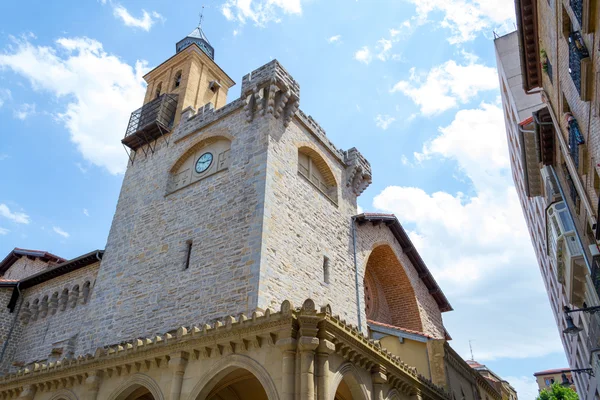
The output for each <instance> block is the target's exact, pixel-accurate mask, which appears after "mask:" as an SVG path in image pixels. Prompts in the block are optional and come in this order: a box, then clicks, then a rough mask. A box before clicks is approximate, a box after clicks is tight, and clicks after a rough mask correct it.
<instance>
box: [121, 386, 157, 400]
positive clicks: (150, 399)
mask: <svg viewBox="0 0 600 400" xmlns="http://www.w3.org/2000/svg"><path fill="white" fill-rule="evenodd" d="M136 386H137V387H135V388H133V391H132V392H131V393H129V394H128V395H127V397H124V398H123V400H155V399H154V396H152V393H150V391H149V390H148V389H147V388H146V386H141V385H136Z"/></svg>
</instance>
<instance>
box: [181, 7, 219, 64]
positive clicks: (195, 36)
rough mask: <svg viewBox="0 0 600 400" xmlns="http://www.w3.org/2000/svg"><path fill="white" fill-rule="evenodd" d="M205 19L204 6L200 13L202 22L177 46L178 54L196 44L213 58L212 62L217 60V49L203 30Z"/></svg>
mask: <svg viewBox="0 0 600 400" xmlns="http://www.w3.org/2000/svg"><path fill="white" fill-rule="evenodd" d="M203 18H204V6H202V12H201V13H200V22H199V23H198V27H196V29H194V30H193V31H192V32H191V33H190V34H189V35H187V36H186V37H184V38H183V39H181V40H180V41H179V42H177V45H176V46H175V49H176V52H177V53H179V52H180V51H181V50H183V49H185V48H186V47H188V46H190V45H192V44H194V43H195V44H197V45H198V47H200V49H201V50H202V51H203V52H204V53H205V54H206V55H207V56H209V57H210V58H211V60H214V59H215V49H214V48H213V47H212V46H211V44H210V42H209V41H208V38H207V37H206V35H205V34H204V31H203V30H202V20H203Z"/></svg>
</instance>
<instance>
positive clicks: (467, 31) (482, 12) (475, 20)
mask: <svg viewBox="0 0 600 400" xmlns="http://www.w3.org/2000/svg"><path fill="white" fill-rule="evenodd" d="M409 1H410V2H411V3H413V4H414V5H415V6H416V11H417V15H416V16H415V18H414V19H415V21H416V23H417V24H420V25H422V24H424V23H426V22H428V17H429V14H431V13H438V12H441V13H442V14H443V16H444V17H443V19H442V20H441V21H439V22H436V23H438V24H439V26H440V27H442V28H447V29H449V30H450V32H451V35H450V36H449V37H448V39H447V40H448V42H450V43H451V44H458V43H463V42H467V41H470V40H473V39H475V37H477V35H478V34H479V33H481V32H484V33H485V32H491V31H492V30H496V31H500V32H502V33H504V32H505V31H506V32H508V30H509V29H511V23H512V21H513V20H514V2H513V1H512V0H453V1H448V0H409Z"/></svg>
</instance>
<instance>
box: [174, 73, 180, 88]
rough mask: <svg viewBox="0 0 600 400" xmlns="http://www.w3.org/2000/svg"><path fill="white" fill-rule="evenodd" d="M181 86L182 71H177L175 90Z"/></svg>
mask: <svg viewBox="0 0 600 400" xmlns="http://www.w3.org/2000/svg"><path fill="white" fill-rule="evenodd" d="M179 85H181V70H179V71H177V73H176V74H175V78H174V79H173V89H177V88H178V87H179Z"/></svg>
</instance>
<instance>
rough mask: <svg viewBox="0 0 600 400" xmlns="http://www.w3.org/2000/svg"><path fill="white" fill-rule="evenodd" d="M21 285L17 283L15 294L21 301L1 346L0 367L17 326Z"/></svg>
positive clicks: (22, 298) (21, 303)
mask: <svg viewBox="0 0 600 400" xmlns="http://www.w3.org/2000/svg"><path fill="white" fill-rule="evenodd" d="M20 284H21V282H18V283H17V287H16V289H17V292H18V293H19V297H20V298H21V301H20V302H19V307H17V312H15V317H14V318H13V323H12V325H11V327H10V330H9V331H8V335H6V340H5V341H4V344H3V345H2V351H1V352H0V366H1V365H2V361H3V360H4V353H6V348H7V347H8V342H9V341H10V337H11V336H12V333H13V330H14V329H15V325H17V318H18V317H19V311H21V306H22V305H23V300H24V297H23V296H21V290H20V289H19V285H20Z"/></svg>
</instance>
